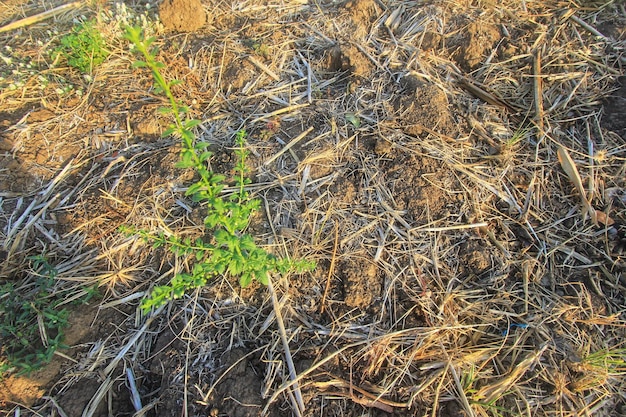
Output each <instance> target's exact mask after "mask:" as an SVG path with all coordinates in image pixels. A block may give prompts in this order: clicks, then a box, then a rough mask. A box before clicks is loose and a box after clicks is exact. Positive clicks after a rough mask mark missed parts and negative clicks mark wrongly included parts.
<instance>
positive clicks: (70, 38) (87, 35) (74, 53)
mask: <svg viewBox="0 0 626 417" xmlns="http://www.w3.org/2000/svg"><path fill="white" fill-rule="evenodd" d="M54 56H55V58H56V57H59V56H61V57H63V58H65V60H66V61H67V64H68V65H69V66H70V67H73V68H76V69H78V70H79V71H80V72H82V73H84V74H90V73H91V72H92V70H93V69H94V68H95V67H97V66H98V65H100V64H102V63H103V62H104V60H105V59H106V58H107V57H108V56H109V51H108V50H107V48H106V42H105V41H104V37H103V36H102V34H101V33H100V32H99V31H98V29H97V28H96V26H95V21H94V20H88V21H86V22H83V23H80V24H78V25H76V26H75V27H74V28H72V32H71V33H69V34H67V35H65V36H64V37H62V38H61V46H59V47H58V48H56V49H55V52H54Z"/></svg>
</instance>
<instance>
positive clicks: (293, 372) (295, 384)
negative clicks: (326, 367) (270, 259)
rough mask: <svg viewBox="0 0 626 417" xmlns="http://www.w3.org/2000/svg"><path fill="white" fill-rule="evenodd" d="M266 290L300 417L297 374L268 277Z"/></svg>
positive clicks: (300, 404)
mask: <svg viewBox="0 0 626 417" xmlns="http://www.w3.org/2000/svg"><path fill="white" fill-rule="evenodd" d="M267 288H268V290H269V292H270V296H271V297H272V306H273V307H274V314H276V323H278V330H279V331H280V339H281V340H282V342H283V349H284V350H285V352H284V353H285V360H286V362H287V367H288V368H289V379H291V381H292V382H293V393H294V396H295V397H296V404H295V406H296V407H295V410H294V411H295V412H296V415H298V416H301V415H302V413H304V410H305V407H304V400H303V399H302V393H301V392H300V386H299V385H298V374H297V373H296V367H295V365H294V364H293V359H292V357H291V351H290V350H289V339H288V338H287V331H286V330H285V323H284V322H283V315H282V313H281V311H280V303H279V302H278V297H277V296H276V291H274V286H273V285H272V278H271V277H270V276H269V275H268V279H267Z"/></svg>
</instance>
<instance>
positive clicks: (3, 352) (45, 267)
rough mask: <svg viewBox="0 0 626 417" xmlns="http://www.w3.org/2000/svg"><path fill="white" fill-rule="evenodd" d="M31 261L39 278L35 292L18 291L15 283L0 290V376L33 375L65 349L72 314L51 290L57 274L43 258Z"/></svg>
mask: <svg viewBox="0 0 626 417" xmlns="http://www.w3.org/2000/svg"><path fill="white" fill-rule="evenodd" d="M30 260H31V267H32V270H33V272H34V273H35V274H37V276H38V278H37V280H36V281H35V285H34V286H33V288H34V291H31V292H30V293H28V292H26V293H25V292H24V291H23V290H21V291H18V289H17V288H16V287H15V284H14V283H12V282H7V283H5V284H3V285H2V286H0V340H2V343H0V375H3V374H5V373H6V372H11V371H14V372H16V373H18V374H23V373H30V372H31V371H33V370H36V369H38V368H40V367H41V366H43V365H45V364H46V363H48V362H50V360H51V359H52V355H53V354H54V352H55V350H57V349H58V348H60V347H62V346H63V345H62V340H63V329H64V328H65V327H66V326H67V324H68V322H67V317H68V314H69V313H68V311H67V310H65V309H62V308H59V304H60V303H61V301H62V300H61V299H60V298H59V297H58V296H57V295H55V294H54V293H53V290H52V286H53V285H54V279H55V276H56V274H57V271H56V269H55V268H54V267H53V266H51V265H50V264H49V263H48V261H47V259H46V258H45V257H44V256H42V255H38V256H33V257H31V258H30Z"/></svg>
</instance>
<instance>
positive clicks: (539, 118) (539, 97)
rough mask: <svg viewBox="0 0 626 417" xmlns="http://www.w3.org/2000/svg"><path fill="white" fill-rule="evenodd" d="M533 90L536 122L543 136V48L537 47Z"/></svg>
mask: <svg viewBox="0 0 626 417" xmlns="http://www.w3.org/2000/svg"><path fill="white" fill-rule="evenodd" d="M533 87H534V88H533V92H534V94H535V123H536V124H537V129H539V132H538V135H537V136H538V137H542V136H543V82H542V80H541V50H540V49H539V48H537V49H536V50H535V54H534V56H533Z"/></svg>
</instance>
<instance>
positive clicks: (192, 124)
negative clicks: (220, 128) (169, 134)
mask: <svg viewBox="0 0 626 417" xmlns="http://www.w3.org/2000/svg"><path fill="white" fill-rule="evenodd" d="M201 123H202V122H201V121H200V120H196V119H189V120H185V122H184V123H183V126H184V127H185V129H193V128H194V127H196V126H198V125H199V124H201Z"/></svg>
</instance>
